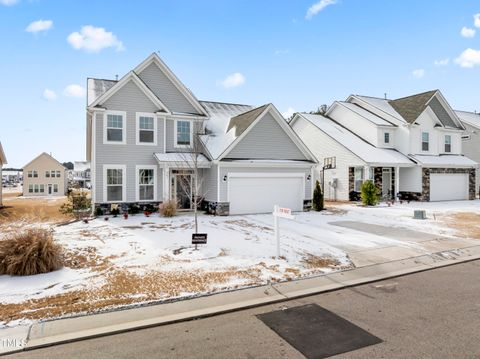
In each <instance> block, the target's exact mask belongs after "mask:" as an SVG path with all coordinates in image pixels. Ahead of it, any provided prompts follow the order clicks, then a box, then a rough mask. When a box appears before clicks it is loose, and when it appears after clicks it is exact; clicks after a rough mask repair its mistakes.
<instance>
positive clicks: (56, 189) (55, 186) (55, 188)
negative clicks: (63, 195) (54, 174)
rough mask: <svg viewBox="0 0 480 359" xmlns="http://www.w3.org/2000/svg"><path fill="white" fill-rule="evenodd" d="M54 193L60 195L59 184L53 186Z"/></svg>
mask: <svg viewBox="0 0 480 359" xmlns="http://www.w3.org/2000/svg"><path fill="white" fill-rule="evenodd" d="M53 193H58V184H54V185H53Z"/></svg>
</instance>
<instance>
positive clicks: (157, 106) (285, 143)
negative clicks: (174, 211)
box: [87, 54, 315, 215]
mask: <svg viewBox="0 0 480 359" xmlns="http://www.w3.org/2000/svg"><path fill="white" fill-rule="evenodd" d="M87 85H88V91H87V93H88V98H87V104H88V106H87V160H88V161H91V164H92V167H91V171H92V198H93V201H94V203H95V205H96V207H99V206H101V207H104V208H108V207H109V206H110V204H111V203H119V204H122V208H123V209H127V208H128V204H131V203H138V204H146V203H153V204H158V203H161V202H164V201H168V200H174V201H176V202H177V203H178V205H179V207H180V209H186V210H189V209H191V208H192V206H193V204H192V201H191V200H190V198H189V196H188V195H187V193H186V190H185V184H189V185H190V186H192V181H193V179H192V178H193V172H194V171H193V169H192V167H195V166H194V163H197V166H196V167H197V168H199V173H200V177H201V183H200V185H201V190H200V193H198V195H199V196H202V197H203V198H204V202H203V207H204V208H205V209H209V211H210V212H213V213H217V214H221V215H228V214H243V213H262V212H271V211H272V210H273V205H275V204H278V205H281V206H286V207H290V208H292V210H294V211H301V210H303V209H304V208H308V207H309V206H310V205H311V199H312V186H313V181H312V171H313V167H314V165H315V158H314V156H313V155H312V154H311V152H310V151H309V150H308V149H307V148H306V146H305V145H304V144H303V143H302V141H301V140H300V139H299V138H298V136H297V135H296V134H295V133H294V132H293V131H292V129H291V128H290V127H289V126H288V124H287V123H286V121H285V120H284V119H283V117H282V116H281V114H280V113H279V112H278V110H277V109H276V108H275V107H274V106H273V105H271V104H267V105H264V106H260V107H253V106H247V105H238V104H229V103H218V102H207V101H198V100H197V99H196V98H195V96H194V95H193V94H192V93H191V92H190V91H189V90H188V89H187V88H186V87H185V86H184V85H183V84H182V83H181V82H180V80H179V79H178V78H177V77H176V76H175V74H173V72H172V71H171V70H170V69H169V68H168V67H167V66H166V65H165V64H164V63H163V61H162V60H161V59H160V58H159V57H158V55H156V54H152V55H151V56H149V57H148V58H147V59H146V60H145V61H144V62H142V63H141V64H140V65H139V66H137V67H136V68H135V69H134V70H133V71H130V72H129V73H128V74H127V75H126V76H124V77H123V78H122V79H121V80H120V81H111V80H100V79H88V81H87ZM194 152H198V153H197V155H195V154H193V155H192V153H194Z"/></svg>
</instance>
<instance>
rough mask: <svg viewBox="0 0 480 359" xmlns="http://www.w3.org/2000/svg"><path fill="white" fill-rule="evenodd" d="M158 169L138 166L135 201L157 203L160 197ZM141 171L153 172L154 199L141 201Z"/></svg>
mask: <svg viewBox="0 0 480 359" xmlns="http://www.w3.org/2000/svg"><path fill="white" fill-rule="evenodd" d="M157 168H158V166H155V165H136V166H135V200H136V201H137V202H155V201H157V198H158V195H157V192H158V191H157V186H158V181H157V176H158V173H157ZM140 170H153V199H150V200H140V184H139V183H138V180H139V179H140V177H139V175H138V172H139V171H140Z"/></svg>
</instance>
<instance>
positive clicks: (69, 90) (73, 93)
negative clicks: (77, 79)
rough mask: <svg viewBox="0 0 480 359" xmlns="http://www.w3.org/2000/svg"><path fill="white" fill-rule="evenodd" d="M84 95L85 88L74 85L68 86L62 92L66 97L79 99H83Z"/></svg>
mask: <svg viewBox="0 0 480 359" xmlns="http://www.w3.org/2000/svg"><path fill="white" fill-rule="evenodd" d="M85 93H86V91H85V88H84V87H82V86H80V85H76V84H71V85H68V86H67V87H65V90H63V94H64V95H65V96H67V97H77V98H81V97H85Z"/></svg>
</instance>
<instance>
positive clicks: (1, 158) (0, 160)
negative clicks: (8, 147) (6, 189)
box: [0, 142, 7, 207]
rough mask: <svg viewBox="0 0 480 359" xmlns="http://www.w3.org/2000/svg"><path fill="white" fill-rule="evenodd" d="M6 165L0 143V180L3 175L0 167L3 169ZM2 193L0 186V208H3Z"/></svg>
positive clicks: (5, 158)
mask: <svg viewBox="0 0 480 359" xmlns="http://www.w3.org/2000/svg"><path fill="white" fill-rule="evenodd" d="M6 164H7V157H6V156H5V152H4V151H3V147H2V143H1V142H0V178H3V175H2V167H3V165H6ZM2 191H3V185H2V186H0V207H2V206H3V201H2V198H3V194H2Z"/></svg>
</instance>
